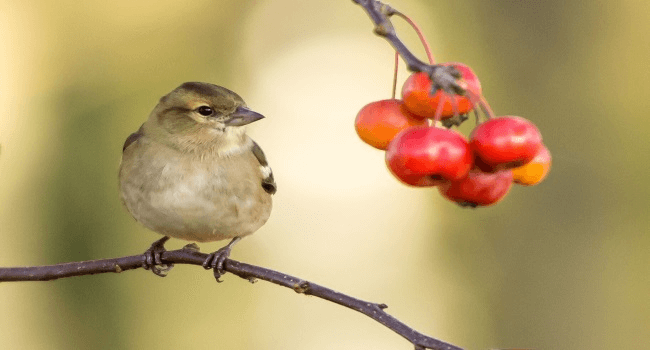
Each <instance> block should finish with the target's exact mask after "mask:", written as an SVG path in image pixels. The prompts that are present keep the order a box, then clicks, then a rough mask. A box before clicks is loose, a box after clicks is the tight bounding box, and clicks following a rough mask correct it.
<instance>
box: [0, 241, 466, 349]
mask: <svg viewBox="0 0 650 350" xmlns="http://www.w3.org/2000/svg"><path fill="white" fill-rule="evenodd" d="M160 257H161V260H162V262H163V263H164V264H190V265H199V266H201V265H202V264H203V262H204V261H205V259H206V258H207V257H208V255H207V254H203V253H201V252H198V251H195V250H191V249H178V250H171V251H165V252H164V253H162V254H161V256H160ZM145 259H146V257H145V255H144V254H142V255H131V256H125V257H121V258H113V259H102V260H90V261H79V262H70V263H64V264H56V265H47V266H27V267H3V268H0V282H15V281H50V280H55V279H59V278H65V277H74V276H84V275H95V274H100V273H109V272H113V273H120V272H124V271H127V270H134V269H139V268H142V263H143V262H144V261H145ZM225 270H226V271H228V272H230V273H232V274H234V275H237V276H239V277H241V278H244V279H247V280H249V281H253V280H254V279H261V280H264V281H268V282H271V283H275V284H277V285H280V286H283V287H287V288H290V289H292V290H294V291H295V292H296V293H301V294H306V295H313V296H315V297H318V298H321V299H325V300H328V301H331V302H334V303H336V304H339V305H342V306H345V307H347V308H350V309H352V310H356V311H358V312H361V313H362V314H364V315H366V316H368V317H370V318H372V319H373V320H375V321H377V322H379V323H381V324H382V325H384V326H386V327H388V328H389V329H391V330H393V331H394V332H395V333H397V334H399V335H401V336H402V337H404V338H406V339H407V340H408V341H410V342H411V343H413V344H414V345H416V346H420V347H423V348H426V349H435V350H462V349H461V348H458V347H456V346H454V345H451V344H447V343H444V342H442V341H439V340H436V339H433V338H430V337H427V336H425V335H423V334H421V333H419V332H417V331H415V330H413V329H412V328H410V327H408V326H407V325H405V324H404V323H402V322H400V321H399V320H397V319H396V318H394V317H393V316H391V315H389V314H387V313H386V312H385V311H384V309H385V308H386V307H387V306H386V305H385V304H377V303H371V302H368V301H363V300H360V299H356V298H353V297H351V296H348V295H345V294H342V293H339V292H336V291H334V290H332V289H329V288H326V287H323V286H321V285H318V284H316V283H312V282H309V281H306V280H303V279H301V278H297V277H293V276H290V275H287V274H284V273H281V272H278V271H274V270H270V269H266V268H263V267H259V266H254V265H249V264H245V263H242V262H239V261H235V260H231V259H227V260H226V262H225Z"/></svg>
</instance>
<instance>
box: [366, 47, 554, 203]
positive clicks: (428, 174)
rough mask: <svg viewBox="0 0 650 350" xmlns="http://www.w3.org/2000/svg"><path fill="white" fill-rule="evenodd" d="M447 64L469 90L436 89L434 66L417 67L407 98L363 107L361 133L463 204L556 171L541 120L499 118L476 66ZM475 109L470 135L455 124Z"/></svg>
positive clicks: (395, 163)
mask: <svg viewBox="0 0 650 350" xmlns="http://www.w3.org/2000/svg"><path fill="white" fill-rule="evenodd" d="M425 46H426V43H425ZM429 57H430V62H431V64H433V62H432V59H431V56H429ZM441 66H448V67H449V66H451V67H453V68H454V69H455V70H456V73H458V74H457V77H458V78H457V81H456V82H457V84H458V86H460V87H462V89H463V90H464V92H463V93H462V94H458V93H455V92H452V91H450V92H447V91H444V90H443V89H433V88H432V85H433V83H432V81H431V79H430V77H429V75H428V74H427V73H424V72H417V73H414V74H412V75H411V76H410V77H409V78H408V79H407V80H406V82H405V83H404V86H403V87H402V99H401V100H400V99H395V98H393V99H389V100H382V101H376V102H372V103H369V104H368V105H366V106H364V107H363V108H362V109H361V110H360V111H359V113H358V115H357V118H356V121H355V128H356V131H357V134H358V135H359V137H360V138H361V139H362V140H363V141H364V142H366V143H368V144H369V145H371V146H373V147H375V148H378V149H381V150H385V151H386V165H387V167H388V169H390V171H391V173H392V174H393V175H395V177H397V178H398V179H399V180H400V181H402V182H403V183H405V184H408V185H411V186H420V187H427V186H436V187H437V188H438V190H439V191H440V193H441V194H442V195H443V196H444V197H445V198H447V199H449V200H451V201H454V202H456V203H458V204H460V205H461V206H471V207H477V206H487V205H491V204H494V203H496V202H498V201H499V200H501V199H502V198H503V197H505V195H506V194H507V193H508V191H509V190H510V187H511V186H512V184H513V183H516V184H520V185H526V186H530V185H535V184H537V183H539V182H541V181H542V180H543V179H544V177H545V176H546V175H547V173H548V172H549V169H550V165H551V154H550V152H549V151H548V149H547V148H546V147H545V146H544V144H543V143H542V136H541V134H540V132H539V130H538V129H537V127H536V126H535V124H533V123H532V122H530V121H529V120H526V119H524V118H521V117H515V116H504V117H499V118H495V117H494V114H493V113H492V110H491V109H490V107H489V105H488V103H487V101H486V100H485V98H484V97H483V94H482V89H481V83H480V82H479V80H478V77H477V76H476V74H474V72H473V71H472V69H470V68H469V67H468V66H466V65H464V64H461V63H445V64H442V65H441ZM477 107H480V108H481V110H482V111H483V113H484V115H485V119H486V121H484V122H483V123H478V122H479V113H478V110H477ZM471 111H474V113H475V114H476V117H477V126H476V127H475V128H474V130H473V131H472V132H471V134H470V135H469V140H468V139H467V138H466V137H465V136H464V135H463V134H461V133H460V132H458V131H456V130H452V129H451V127H452V126H458V125H460V123H462V122H463V121H465V120H467V119H468V117H467V113H469V112H471Z"/></svg>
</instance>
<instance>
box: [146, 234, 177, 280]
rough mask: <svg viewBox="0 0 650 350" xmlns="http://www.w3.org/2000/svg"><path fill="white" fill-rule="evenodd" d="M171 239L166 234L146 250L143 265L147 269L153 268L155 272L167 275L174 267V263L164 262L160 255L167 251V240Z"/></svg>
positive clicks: (158, 274) (163, 275)
mask: <svg viewBox="0 0 650 350" xmlns="http://www.w3.org/2000/svg"><path fill="white" fill-rule="evenodd" d="M167 240H169V237H168V236H165V237H163V238H161V239H159V240H157V241H155V242H153V243H152V244H151V247H149V249H147V251H145V252H144V254H143V255H144V256H145V259H144V261H143V262H142V267H143V268H144V269H145V270H151V272H153V273H154V274H156V275H157V276H160V277H165V276H167V273H168V272H169V270H171V269H172V267H174V264H163V262H162V259H161V258H160V255H161V254H162V253H164V252H165V251H166V249H165V242H167Z"/></svg>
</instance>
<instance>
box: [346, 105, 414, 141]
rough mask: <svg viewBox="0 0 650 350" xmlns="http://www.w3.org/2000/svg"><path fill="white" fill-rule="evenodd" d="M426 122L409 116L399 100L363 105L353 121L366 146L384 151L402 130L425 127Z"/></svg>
mask: <svg viewBox="0 0 650 350" xmlns="http://www.w3.org/2000/svg"><path fill="white" fill-rule="evenodd" d="M425 124H426V120H424V119H422V118H418V117H417V116H415V115H413V114H411V112H409V111H408V110H407V109H406V108H405V107H404V103H403V102H402V101H401V100H394V99H393V100H383V101H376V102H371V103H369V104H367V105H365V106H364V107H363V108H361V110H360V111H359V113H358V114H357V119H356V120H355V121H354V126H355V129H356V130H357V134H358V135H359V137H360V138H361V139H362V140H363V141H364V142H365V143H367V144H369V145H371V146H373V147H375V148H379V149H383V150H385V149H386V148H387V147H388V143H389V142H390V141H391V140H392V139H393V138H395V136H396V135H397V134H398V133H399V132H400V131H402V130H404V129H406V128H409V127H411V126H416V125H425Z"/></svg>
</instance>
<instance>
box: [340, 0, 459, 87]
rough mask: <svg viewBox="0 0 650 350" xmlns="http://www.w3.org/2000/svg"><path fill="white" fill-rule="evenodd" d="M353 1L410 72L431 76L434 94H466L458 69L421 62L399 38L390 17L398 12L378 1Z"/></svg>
mask: <svg viewBox="0 0 650 350" xmlns="http://www.w3.org/2000/svg"><path fill="white" fill-rule="evenodd" d="M352 1H353V2H354V3H356V4H358V5H360V6H361V7H363V9H364V10H366V13H368V16H369V17H370V20H372V22H373V23H374V25H375V29H374V32H375V34H377V35H379V36H381V37H383V38H384V39H386V40H388V42H389V43H390V44H391V45H392V46H393V48H394V49H395V50H396V51H397V52H398V53H399V55H400V56H401V57H402V59H403V60H404V62H405V63H406V67H407V68H408V70H410V71H412V72H424V73H427V74H428V75H429V77H430V78H431V81H432V88H431V90H432V91H431V93H432V94H433V93H435V92H436V91H437V90H438V89H442V90H444V91H445V92H447V93H455V94H458V95H464V94H465V88H464V87H463V86H461V85H459V84H458V81H457V80H458V79H459V78H460V77H461V74H460V72H459V71H458V70H457V69H456V68H454V67H453V66H442V65H438V64H434V65H430V64H427V63H425V62H423V61H421V60H420V59H418V58H417V57H415V55H414V54H413V53H412V52H411V51H410V50H409V49H408V48H407V47H406V45H404V43H403V42H402V41H401V40H400V39H399V38H398V37H397V33H396V32H395V27H393V23H392V22H391V21H390V19H389V17H390V16H392V15H394V14H397V13H399V12H398V11H397V10H395V9H393V8H392V7H390V6H389V5H387V4H384V3H382V2H381V1H377V0H352Z"/></svg>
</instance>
